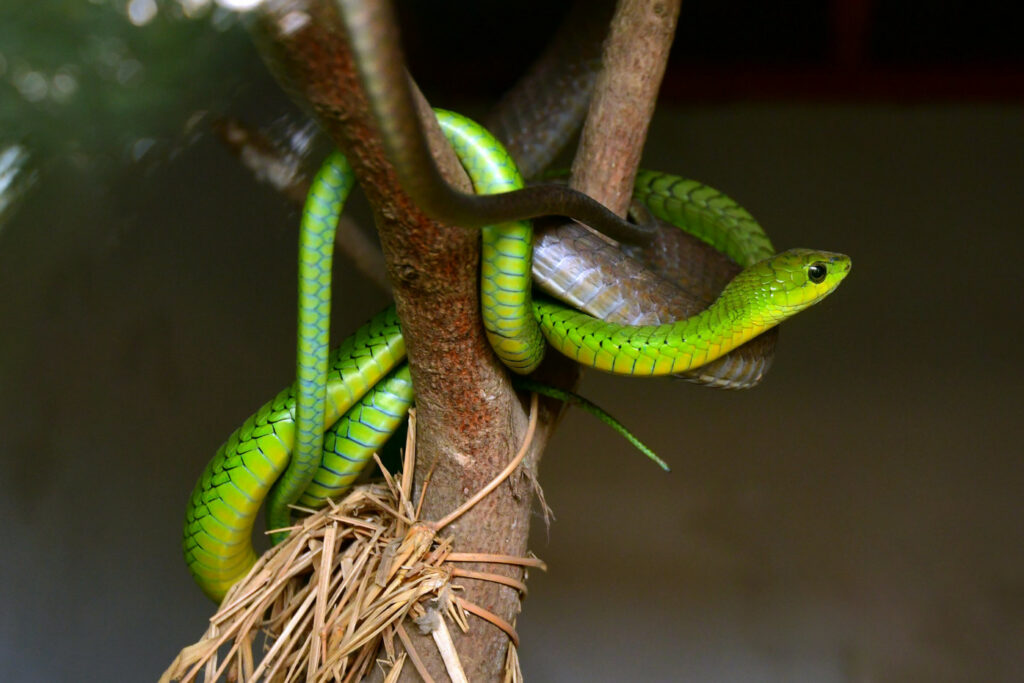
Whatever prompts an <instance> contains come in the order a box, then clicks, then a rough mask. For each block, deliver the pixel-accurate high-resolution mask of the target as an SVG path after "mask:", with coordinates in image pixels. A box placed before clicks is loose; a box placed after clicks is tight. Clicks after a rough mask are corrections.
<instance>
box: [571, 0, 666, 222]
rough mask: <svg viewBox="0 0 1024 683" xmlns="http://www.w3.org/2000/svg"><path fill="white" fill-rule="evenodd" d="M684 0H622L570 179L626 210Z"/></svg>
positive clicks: (619, 210)
mask: <svg viewBox="0 0 1024 683" xmlns="http://www.w3.org/2000/svg"><path fill="white" fill-rule="evenodd" d="M679 3H680V0H619V4H618V7H617V8H616V10H615V16H614V17H613V18H612V23H611V30H610V31H609V33H608V38H607V40H606V41H605V44H604V56H603V58H602V61H603V65H604V68H603V69H602V71H601V73H600V74H599V75H598V77H597V84H596V86H595V90H594V98H593V99H592V100H591V102H590V113H589V114H588V115H587V122H586V125H584V127H583V135H582V137H581V138H580V147H579V151H578V152H577V154H576V159H575V161H574V162H573V165H572V180H571V181H570V185H571V186H572V187H574V188H576V189H577V190H580V191H581V192H585V193H586V194H589V195H590V196H592V197H594V199H596V200H598V201H599V202H601V203H602V204H604V205H605V206H607V207H608V208H609V209H611V210H612V211H615V212H616V213H618V214H619V215H620V216H625V215H626V210H627V209H628V208H629V201H630V197H632V195H633V180H634V178H635V177H636V169H637V166H638V165H639V164H640V155H641V153H642V152H643V148H644V141H645V140H646V139H647V126H648V124H649V123H650V120H651V115H652V114H654V104H655V101H656V100H657V96H658V88H659V87H660V86H661V79H662V77H663V76H664V75H665V63H666V61H667V60H668V51H669V48H670V47H672V36H673V35H674V34H675V30H676V20H677V19H678V18H679Z"/></svg>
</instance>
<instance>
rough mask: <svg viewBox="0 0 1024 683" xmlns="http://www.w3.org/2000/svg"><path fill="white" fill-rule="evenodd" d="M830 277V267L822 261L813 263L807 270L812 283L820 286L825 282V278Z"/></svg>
mask: <svg viewBox="0 0 1024 683" xmlns="http://www.w3.org/2000/svg"><path fill="white" fill-rule="evenodd" d="M826 275H828V266H826V265H825V264H824V263H822V262H821V261H818V262H817V263H812V264H811V265H810V266H809V267H808V268H807V277H809V278H810V279H811V282H813V283H815V284H818V283H820V282H823V281H824V280H825V276H826Z"/></svg>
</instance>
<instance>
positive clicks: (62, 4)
mask: <svg viewBox="0 0 1024 683" xmlns="http://www.w3.org/2000/svg"><path fill="white" fill-rule="evenodd" d="M262 68H263V67H262V65H261V64H260V63H259V60H258V58H257V57H256V54H255V51H254V50H253V49H252V47H251V45H250V43H249V40H248V36H247V35H246V33H245V31H244V30H243V29H242V27H241V20H240V17H239V15H237V14H234V13H232V12H229V11H227V10H224V9H222V8H219V7H217V6H216V5H214V4H213V3H211V2H204V1H203V0H119V1H114V0H3V1H2V2H0V149H3V148H4V147H7V146H9V145H12V144H15V143H17V144H19V145H21V146H22V147H24V148H26V149H27V150H28V152H29V154H30V155H31V156H32V157H33V158H34V162H35V164H36V165H39V166H41V167H42V169H43V171H44V172H45V169H46V167H48V166H49V165H50V164H51V163H60V164H67V163H70V164H72V165H73V166H75V167H78V168H80V169H82V170H87V171H90V172H93V171H103V170H104V169H106V168H108V167H109V166H110V164H111V162H113V163H114V164H120V163H122V162H123V161H125V160H130V159H132V158H137V157H138V156H140V155H141V154H142V153H144V152H145V151H146V150H147V149H149V148H150V147H151V146H152V145H153V144H155V143H159V142H161V141H165V142H166V141H173V140H175V139H179V138H180V137H181V134H182V132H183V131H185V130H187V127H188V122H189V120H190V119H192V118H193V117H194V115H195V114H196V113H197V112H200V111H203V110H210V109H213V110H218V109H221V108H223V107H224V106H225V105H226V103H227V102H228V101H229V99H230V98H231V96H232V94H234V93H236V92H237V89H238V86H239V85H240V84H242V83H244V82H246V79H247V78H249V77H250V76H252V74H253V73H254V69H255V70H262Z"/></svg>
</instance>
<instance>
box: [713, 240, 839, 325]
mask: <svg viewBox="0 0 1024 683" xmlns="http://www.w3.org/2000/svg"><path fill="white" fill-rule="evenodd" d="M850 267H851V262H850V257H849V256H846V255H845V254H836V253H833V252H829V251H816V250H813V249H790V250H788V251H784V252H782V253H780V254H776V255H775V256H772V257H771V258H767V259H765V260H763V261H759V262H758V263H755V264H754V265H752V266H750V267H749V268H747V269H746V270H744V271H743V272H742V273H740V274H739V275H737V276H736V278H735V279H734V280H733V281H732V282H731V283H730V285H729V287H728V288H727V289H731V290H734V292H736V293H739V291H742V290H745V291H746V292H747V298H746V299H745V301H746V303H747V305H750V306H754V307H755V308H756V309H758V310H757V313H759V314H760V315H755V317H760V318H761V319H762V320H763V321H764V322H765V323H767V324H769V325H774V324H777V323H779V322H782V321H783V320H785V319H786V318H789V317H790V316H792V315H795V314H796V313H799V312H800V311H802V310H804V309H805V308H808V307H810V306H813V305H814V304H816V303H818V302H819V301H821V300H822V299H824V298H825V297H826V296H828V295H829V294H831V293H832V292H833V291H835V289H836V287H838V286H839V283H840V282H842V281H843V278H845V277H846V276H847V275H848V274H849V272H850ZM723 296H725V292H723Z"/></svg>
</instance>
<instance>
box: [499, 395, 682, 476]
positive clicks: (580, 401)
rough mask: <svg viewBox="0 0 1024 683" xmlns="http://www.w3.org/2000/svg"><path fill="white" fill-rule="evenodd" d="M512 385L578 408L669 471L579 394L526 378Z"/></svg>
mask: <svg viewBox="0 0 1024 683" xmlns="http://www.w3.org/2000/svg"><path fill="white" fill-rule="evenodd" d="M513 385H514V386H515V387H516V388H517V389H521V390H523V391H532V392H534V393H536V394H540V395H541V396H547V397H548V398H553V399H555V400H558V401H562V402H563V403H571V404H572V405H575V406H579V407H580V408H582V409H583V410H585V411H586V412H588V413H590V414H591V415H593V416H594V417H596V418H597V419H598V420H600V421H601V422H604V423H605V424H606V425H608V426H609V427H611V428H612V429H614V430H615V431H616V432H618V433H619V434H620V435H621V436H622V437H623V438H624V439H626V441H628V442H629V443H631V444H633V447H634V448H636V449H637V450H638V451H640V452H641V453H643V454H644V455H646V456H647V457H648V458H650V459H651V460H653V461H654V463H655V464H656V465H657V466H658V467H660V468H661V469H663V470H665V471H666V472H670V471H671V470H670V469H669V466H668V463H666V462H665V461H664V460H662V459H661V458H659V457H658V455H657V454H656V453H655V452H654V451H652V450H651V449H650V448H649V447H648V446H647V444H645V443H644V442H643V441H641V440H640V439H638V438H637V437H636V436H635V435H634V434H633V433H632V432H631V431H629V430H628V429H626V426H625V425H623V424H622V423H621V422H619V421H618V420H616V419H615V418H614V417H612V415H611V414H610V413H609V412H608V411H606V410H605V409H604V408H602V407H601V406H599V405H597V404H596V403H593V402H592V401H590V400H588V399H586V398H583V397H582V396H580V395H579V394H575V393H573V392H571V391H567V390H565V389H559V388H558V387H553V386H551V385H550V384H544V383H543V382H538V381H537V380H534V379H530V378H528V377H517V378H516V379H515V380H513Z"/></svg>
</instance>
